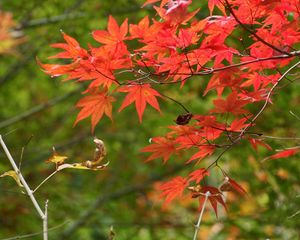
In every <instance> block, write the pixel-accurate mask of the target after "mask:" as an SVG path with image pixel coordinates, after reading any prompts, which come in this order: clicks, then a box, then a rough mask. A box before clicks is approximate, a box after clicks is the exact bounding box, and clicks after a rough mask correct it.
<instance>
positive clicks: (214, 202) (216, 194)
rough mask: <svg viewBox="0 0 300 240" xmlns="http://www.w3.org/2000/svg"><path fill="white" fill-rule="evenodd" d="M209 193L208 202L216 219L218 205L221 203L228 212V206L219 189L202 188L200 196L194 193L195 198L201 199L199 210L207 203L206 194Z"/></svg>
mask: <svg viewBox="0 0 300 240" xmlns="http://www.w3.org/2000/svg"><path fill="white" fill-rule="evenodd" d="M207 192H210V196H209V197H208V200H209V202H210V204H211V206H212V207H213V209H214V212H215V214H216V217H218V203H220V204H221V205H222V206H223V207H224V208H225V210H227V207H226V204H225V202H224V200H223V198H222V193H221V192H220V191H219V189H218V188H215V187H212V186H201V188H200V190H199V193H198V194H197V193H195V192H193V197H194V198H195V197H199V209H202V207H203V204H204V201H205V194H206V193H207Z"/></svg>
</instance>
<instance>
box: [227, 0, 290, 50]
mask: <svg viewBox="0 0 300 240" xmlns="http://www.w3.org/2000/svg"><path fill="white" fill-rule="evenodd" d="M225 2H226V7H227V9H228V10H229V12H230V13H231V15H232V16H233V17H234V19H235V20H236V21H237V22H238V24H239V25H240V26H241V27H242V28H244V29H245V30H246V31H247V32H249V33H250V34H251V35H253V36H255V37H256V38H257V40H258V41H260V42H262V43H263V44H265V45H266V46H268V47H270V48H272V49H273V50H276V51H278V52H280V53H283V54H287V55H289V53H288V52H285V51H283V50H281V49H279V48H277V47H276V46H274V45H272V44H270V43H268V42H266V41H265V40H264V39H263V38H261V37H260V36H258V35H257V33H256V32H254V31H253V30H252V29H250V28H248V27H247V26H246V25H245V24H244V23H242V22H241V20H240V19H238V17H237V16H236V14H235V13H234V11H233V9H232V8H231V6H230V4H229V2H228V0H225Z"/></svg>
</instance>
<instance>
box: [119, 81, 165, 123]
mask: <svg viewBox="0 0 300 240" xmlns="http://www.w3.org/2000/svg"><path fill="white" fill-rule="evenodd" d="M117 91H118V92H127V93H128V94H127V96H126V97H125V99H124V101H123V103H122V106H121V107H120V109H119V112H120V111H122V110H123V109H124V108H125V107H127V106H128V105H130V104H131V103H133V102H135V107H136V111H137V114H138V116H139V120H140V122H142V118H143V113H144V111H145V108H146V104H147V103H148V104H150V105H151V106H152V107H153V108H155V109H156V110H157V111H159V112H160V108H159V104H158V102H157V99H156V97H160V96H161V95H160V94H159V93H158V92H157V91H156V90H154V89H153V88H151V85H150V84H132V85H127V86H123V87H120V88H119V89H118V90H117Z"/></svg>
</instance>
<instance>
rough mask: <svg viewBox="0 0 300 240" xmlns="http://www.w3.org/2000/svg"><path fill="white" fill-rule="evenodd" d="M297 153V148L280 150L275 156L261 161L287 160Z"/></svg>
mask: <svg viewBox="0 0 300 240" xmlns="http://www.w3.org/2000/svg"><path fill="white" fill-rule="evenodd" d="M298 152H299V148H298V149H297V148H295V149H286V150H282V151H280V152H278V153H276V154H273V155H271V156H269V157H267V158H265V159H263V161H266V160H268V159H279V158H288V157H291V156H294V155H295V154H297V153H298Z"/></svg>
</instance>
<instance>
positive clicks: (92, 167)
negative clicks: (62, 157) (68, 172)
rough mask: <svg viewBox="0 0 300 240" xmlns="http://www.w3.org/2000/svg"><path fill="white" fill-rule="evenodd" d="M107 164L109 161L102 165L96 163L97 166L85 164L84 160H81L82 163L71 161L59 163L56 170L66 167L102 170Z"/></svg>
mask: <svg viewBox="0 0 300 240" xmlns="http://www.w3.org/2000/svg"><path fill="white" fill-rule="evenodd" d="M108 164H109V162H107V163H105V164H102V165H98V166H88V165H86V162H83V163H71V164H69V163H65V164H62V165H60V166H59V167H58V168H57V171H61V170H63V169H66V168H73V169H83V170H94V171H97V170H103V169H105V168H106V167H107V166H108Z"/></svg>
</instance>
